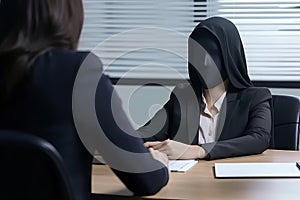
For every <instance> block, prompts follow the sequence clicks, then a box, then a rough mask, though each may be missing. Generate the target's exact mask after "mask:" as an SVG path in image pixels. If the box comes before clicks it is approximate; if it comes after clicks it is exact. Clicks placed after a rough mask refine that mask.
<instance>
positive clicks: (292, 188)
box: [92, 150, 300, 200]
mask: <svg viewBox="0 0 300 200" xmlns="http://www.w3.org/2000/svg"><path fill="white" fill-rule="evenodd" d="M299 160H300V151H279V150H267V151H265V152H264V153H263V154H259V155H252V156H244V157H236V158H227V159H219V160H214V161H199V163H198V164H197V165H196V166H194V167H193V168H192V169H190V170H188V171H187V172H185V173H173V172H172V173H171V174H170V180H169V183H168V185H167V186H166V187H165V188H163V189H162V190H161V191H160V192H159V193H157V194H156V195H154V196H149V197H145V198H150V199H209V200H217V199H218V200H219V199H222V200H227V199H228V200H235V199H237V200H241V199H242V200H250V199H251V200H259V199H272V200H279V199H282V200H286V199H299V198H300V178H298V179H297V178H294V179H293V178H279V179H275V178H273V179H270V178H264V179H215V178H214V172H213V168H212V167H213V166H214V163H216V162H294V161H299ZM92 173H93V176H92V192H93V193H97V194H110V195H122V196H123V195H124V196H129V195H132V193H131V192H130V191H129V190H127V189H126V187H125V186H124V185H123V184H122V182H121V181H120V180H119V179H118V178H117V177H116V176H115V175H114V174H113V172H112V171H111V170H110V169H109V168H108V167H107V166H104V165H94V166H93V172H92Z"/></svg>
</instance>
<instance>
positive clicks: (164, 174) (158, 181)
mask: <svg viewBox="0 0 300 200" xmlns="http://www.w3.org/2000/svg"><path fill="white" fill-rule="evenodd" d="M95 100H96V104H95V107H96V114H97V118H98V121H99V124H100V126H101V129H102V130H103V134H104V136H103V141H101V143H100V145H98V146H96V147H95V149H96V150H97V151H98V152H100V154H101V156H102V157H103V158H104V160H105V161H106V163H107V164H108V165H109V166H110V167H111V168H112V170H113V171H114V173H115V174H116V175H117V176H118V177H119V179H120V180H121V181H122V182H123V183H124V184H125V185H126V186H127V188H128V189H129V190H131V191H132V192H133V193H134V194H135V195H152V194H155V193H156V192H158V191H159V190H160V189H161V188H162V187H163V186H165V185H166V184H167V182H168V178H169V175H168V169H167V167H166V166H164V165H163V164H162V163H161V162H159V161H157V160H155V159H154V158H153V157H152V155H151V154H150V153H149V151H148V149H147V148H145V147H144V142H143V140H142V139H141V137H140V136H139V134H138V133H137V131H135V130H134V129H133V128H132V126H131V125H130V122H129V120H128V119H127V116H126V114H125V112H124V111H123V109H122V102H121V100H120V98H119V97H118V95H117V94H116V93H115V92H114V89H113V86H112V84H111V81H110V79H109V78H108V77H107V76H105V75H104V74H103V75H102V76H101V79H100V81H99V84H98V87H97V92H96V98H95Z"/></svg>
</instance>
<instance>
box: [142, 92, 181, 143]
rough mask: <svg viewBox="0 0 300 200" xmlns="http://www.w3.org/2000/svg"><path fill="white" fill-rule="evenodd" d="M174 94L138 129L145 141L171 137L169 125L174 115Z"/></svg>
mask: <svg viewBox="0 0 300 200" xmlns="http://www.w3.org/2000/svg"><path fill="white" fill-rule="evenodd" d="M174 98H175V97H174V95H173V94H171V97H170V99H169V100H168V102H167V103H166V104H165V105H164V106H163V108H161V109H160V110H159V111H157V113H155V115H154V116H153V117H152V118H151V119H150V120H149V121H148V122H147V123H146V124H145V125H144V126H142V127H140V128H139V129H138V131H139V133H140V135H141V136H142V138H143V139H144V141H145V142H146V141H163V140H166V139H169V138H170V135H169V131H170V130H169V126H170V118H171V117H172V108H171V107H173V102H174Z"/></svg>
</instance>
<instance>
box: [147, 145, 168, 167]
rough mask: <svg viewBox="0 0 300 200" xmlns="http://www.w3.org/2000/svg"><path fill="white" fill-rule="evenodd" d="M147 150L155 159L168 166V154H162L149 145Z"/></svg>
mask: <svg viewBox="0 0 300 200" xmlns="http://www.w3.org/2000/svg"><path fill="white" fill-rule="evenodd" d="M149 151H150V153H151V155H152V156H153V158H154V159H155V160H158V161H159V162H161V163H162V164H164V165H165V166H166V167H168V166H169V160H168V156H167V155H166V154H164V153H162V152H160V151H158V150H154V149H153V148H151V147H150V148H149Z"/></svg>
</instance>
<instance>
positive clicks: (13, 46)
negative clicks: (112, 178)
mask: <svg viewBox="0 0 300 200" xmlns="http://www.w3.org/2000/svg"><path fill="white" fill-rule="evenodd" d="M0 24H1V26H0V110H1V112H0V129H5V130H17V131H21V132H28V133H31V134H34V135H37V136H40V137H42V138H44V139H46V140H48V141H49V142H50V143H52V144H53V145H54V146H55V147H56V148H57V150H58V152H59V153H60V154H61V156H62V158H63V161H64V164H65V167H66V169H67V172H68V175H69V177H70V180H71V185H72V189H73V192H74V194H75V197H76V199H78V200H87V199H89V198H90V193H91V166H92V159H93V157H92V155H91V154H90V153H89V152H88V150H87V149H86V148H85V146H84V144H83V143H82V142H81V140H80V137H79V136H78V134H77V131H76V128H75V124H74V120H73V114H72V92H73V85H74V81H75V78H76V74H77V71H78V70H79V68H80V65H81V64H82V63H83V62H85V63H88V64H89V65H93V66H92V68H93V67H94V68H97V69H99V70H98V71H100V72H101V71H102V64H101V62H100V60H99V59H98V58H96V56H93V55H91V54H90V53H89V52H79V51H77V50H76V49H77V46H78V40H79V37H80V33H81V29H82V24H83V5H82V1H81V0H25V1H24V0H1V1H0ZM86 59H88V61H86ZM91 73H92V74H93V73H94V71H91ZM100 76H101V74H99V77H100ZM112 94H113V87H112V84H111V82H110V80H109V78H108V77H107V76H105V75H102V76H101V79H100V81H99V83H98V87H97V91H96V102H95V108H96V113H97V117H98V121H99V123H100V125H101V126H102V128H103V131H104V132H105V135H106V137H107V138H109V139H110V140H111V142H112V143H114V144H117V145H118V147H120V148H123V149H126V150H127V151H129V152H134V153H137V154H138V153H143V155H144V156H143V157H139V158H137V161H138V163H139V165H143V164H147V165H148V164H153V166H157V169H156V170H153V171H149V172H139V173H134V172H133V171H130V170H129V171H120V170H118V169H113V171H114V172H115V173H116V174H117V176H118V177H119V178H120V179H121V180H122V181H123V183H124V184H125V185H126V186H127V187H128V188H129V189H130V190H131V191H133V192H134V194H136V195H149V194H154V193H156V192H157V191H159V190H160V189H161V188H162V187H163V186H164V185H166V183H167V181H168V169H167V167H166V165H167V157H166V156H165V155H164V154H162V153H160V152H158V151H155V150H151V149H150V150H151V154H150V153H149V150H148V149H147V148H145V147H144V144H143V141H142V139H141V138H139V137H138V134H137V133H136V132H135V131H134V130H133V129H132V128H131V126H130V125H129V122H128V121H127V118H126V116H125V113H124V112H123V110H122V108H121V105H120V99H118V97H117V96H116V95H112ZM113 107H114V109H115V110H118V116H117V117H119V118H118V119H115V118H114V117H116V116H114V115H113V114H112V108H113ZM113 116H114V117H113ZM117 122H118V124H117ZM120 123H121V124H122V125H123V126H125V127H126V130H127V131H130V134H127V133H125V132H124V131H123V129H121V128H119V126H118V125H119V124H120ZM84 126H89V124H84ZM97 148H98V149H100V150H101V151H102V152H109V151H111V149H104V148H105V147H102V146H100V147H97ZM105 155H106V154H105ZM104 159H105V161H107V162H108V163H113V162H114V161H119V162H121V163H124V164H125V165H126V167H128V168H129V169H130V168H136V165H137V162H136V163H130V162H128V161H126V157H122V155H119V154H117V153H115V154H114V157H109V156H106V157H104ZM16 193H17V190H16Z"/></svg>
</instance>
